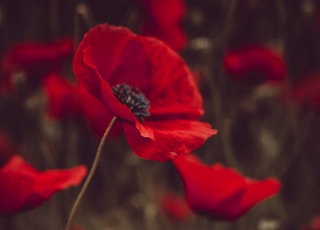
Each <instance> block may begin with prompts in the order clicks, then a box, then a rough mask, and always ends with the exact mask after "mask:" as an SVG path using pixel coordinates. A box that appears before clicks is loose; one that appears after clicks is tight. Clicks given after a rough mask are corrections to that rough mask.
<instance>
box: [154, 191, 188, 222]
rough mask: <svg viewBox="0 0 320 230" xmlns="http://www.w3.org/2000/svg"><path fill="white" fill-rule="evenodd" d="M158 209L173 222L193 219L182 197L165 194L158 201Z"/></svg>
mask: <svg viewBox="0 0 320 230" xmlns="http://www.w3.org/2000/svg"><path fill="white" fill-rule="evenodd" d="M160 209H161V210H162V211H163V212H164V213H165V214H166V215H167V216H168V217H169V218H170V219H172V220H174V221H189V220H191V219H192V218H193V212H192V210H191V209H190V207H189V205H188V204H187V202H186V201H185V199H183V198H182V197H180V196H178V195H176V194H173V193H165V194H164V195H163V196H162V197H161V200H160Z"/></svg>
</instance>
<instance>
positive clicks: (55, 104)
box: [42, 73, 78, 119]
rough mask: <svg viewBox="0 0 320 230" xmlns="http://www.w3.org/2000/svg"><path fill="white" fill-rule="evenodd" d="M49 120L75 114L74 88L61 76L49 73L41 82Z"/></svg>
mask: <svg viewBox="0 0 320 230" xmlns="http://www.w3.org/2000/svg"><path fill="white" fill-rule="evenodd" d="M42 87H43V90H44V93H45V95H46V100H47V113H48V116H49V117H50V118H53V119H61V118H63V117H65V116H67V115H71V114H75V113H76V112H77V109H78V108H77V101H76V93H75V86H74V85H72V84H71V83H70V82H69V81H68V80H67V79H65V78H63V77H62V76H60V75H58V74H55V73H51V74H49V75H48V76H47V77H45V79H44V80H43V86H42Z"/></svg>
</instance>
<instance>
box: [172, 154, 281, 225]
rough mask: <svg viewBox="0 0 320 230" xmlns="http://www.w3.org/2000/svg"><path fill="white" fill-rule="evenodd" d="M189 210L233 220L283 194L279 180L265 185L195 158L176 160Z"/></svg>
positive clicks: (185, 157) (269, 180)
mask: <svg viewBox="0 0 320 230" xmlns="http://www.w3.org/2000/svg"><path fill="white" fill-rule="evenodd" d="M174 164H175V166H176V167H177V169H178V171H179V173H180V175H181V177H182V179H183V182H184V185H185V190H186V197H187V201H188V203H189V205H190V207H191V208H192V209H193V210H195V211H197V212H200V213H206V214H209V215H210V216H213V217H215V218H219V219H226V220H233V219H235V218H238V217H239V216H241V215H243V214H244V213H245V212H247V211H248V210H249V209H250V208H252V207H253V206H254V205H256V204H257V203H259V202H261V201H263V200H265V199H267V198H269V197H270V196H272V195H275V194H276V193H277V192H278V191H279V190H280V182H279V181H278V180H276V179H272V178H270V179H265V180H262V181H256V180H251V179H248V178H245V177H243V176H242V175H241V174H240V173H238V172H237V171H235V170H232V169H229V168H225V167H223V166H222V165H220V164H214V165H212V166H206V165H203V164H202V163H201V162H200V161H199V160H198V159H197V158H196V157H195V156H192V155H188V156H179V157H178V158H177V159H175V160H174Z"/></svg>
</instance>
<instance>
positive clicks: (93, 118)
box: [76, 86, 122, 137]
mask: <svg viewBox="0 0 320 230" xmlns="http://www.w3.org/2000/svg"><path fill="white" fill-rule="evenodd" d="M76 93H77V96H78V99H79V101H81V103H79V106H80V110H81V112H82V113H83V115H84V116H85V118H86V120H87V121H88V123H89V125H90V127H91V128H92V129H93V131H94V132H95V133H96V134H97V135H98V136H99V137H102V135H103V133H104V132H105V130H106V128H107V126H108V124H109V123H110V121H111V119H112V117H113V115H112V114H111V113H110V112H109V111H108V110H106V108H105V107H104V105H103V104H102V103H101V102H100V101H99V100H98V99H97V98H95V97H94V96H93V95H91V94H90V93H89V92H88V91H87V90H86V89H84V88H83V87H81V86H77V88H76ZM121 129H122V126H121V124H120V123H119V122H116V124H115V127H113V129H112V131H111V133H110V136H115V135H118V134H119V133H120V132H121Z"/></svg>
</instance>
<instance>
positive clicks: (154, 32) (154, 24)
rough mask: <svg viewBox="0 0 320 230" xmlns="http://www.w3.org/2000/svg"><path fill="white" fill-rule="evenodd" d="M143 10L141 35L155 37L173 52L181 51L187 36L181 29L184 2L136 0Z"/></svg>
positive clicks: (175, 0) (179, 0) (180, 0)
mask: <svg viewBox="0 0 320 230" xmlns="http://www.w3.org/2000/svg"><path fill="white" fill-rule="evenodd" d="M137 1H138V2H139V3H140V5H142V7H143V10H144V12H143V13H144V20H143V22H142V23H141V31H142V34H143V35H147V36H153V37H156V38H158V39H160V40H162V41H163V42H165V43H166V44H167V45H169V46H170V47H171V48H172V49H174V50H177V51H179V50H182V49H183V48H184V47H185V46H186V44H187V36H186V33H185V32H184V30H183V28H182V20H183V18H184V16H185V12H186V6H185V3H184V0H137Z"/></svg>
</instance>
